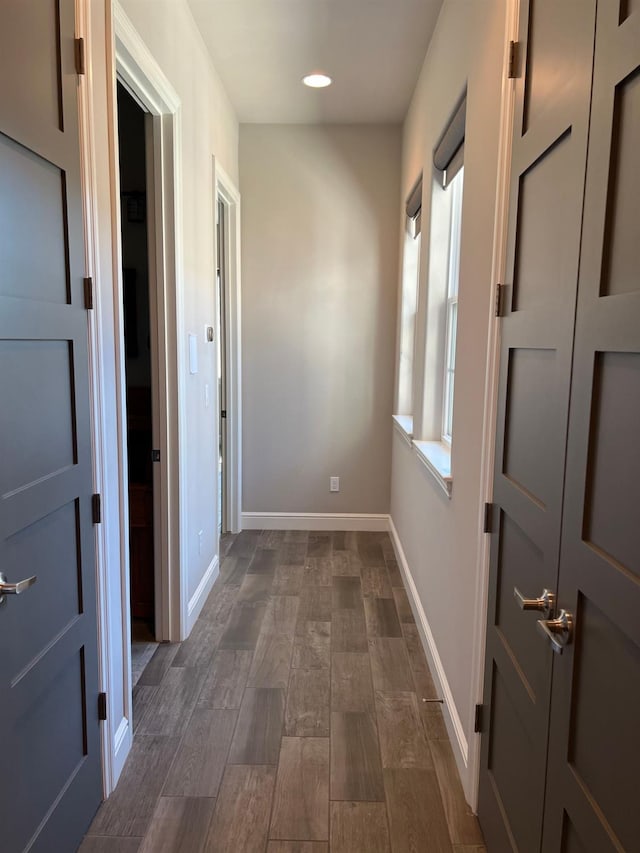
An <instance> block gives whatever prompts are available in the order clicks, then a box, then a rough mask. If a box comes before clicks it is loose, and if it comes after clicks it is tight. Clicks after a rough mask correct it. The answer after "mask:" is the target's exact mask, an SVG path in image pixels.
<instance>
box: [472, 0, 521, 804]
mask: <svg viewBox="0 0 640 853" xmlns="http://www.w3.org/2000/svg"><path fill="white" fill-rule="evenodd" d="M518 14H519V0H508V2H507V10H506V23H505V35H506V39H505V52H504V57H503V68H504V72H503V75H502V97H501V105H500V136H499V143H498V145H499V148H498V177H497V182H496V209H495V218H494V228H493V255H492V263H491V280H492V281H493V282H494V283H498V282H503V281H504V273H505V264H506V257H507V229H508V224H509V189H510V174H511V149H512V141H513V139H512V134H513V115H514V108H515V81H514V80H512V79H509V77H508V74H507V68H508V65H509V54H510V50H509V41H510V40H514V41H517V39H518ZM499 372H500V321H499V320H498V318H497V317H496V316H495V300H494V298H493V294H492V298H491V300H490V306H489V337H488V341H487V359H486V374H485V393H484V416H483V418H482V460H481V470H480V512H479V518H478V528H477V529H478V531H479V533H478V545H477V555H478V556H477V562H476V572H475V578H476V582H475V600H476V607H475V619H474V625H473V636H474V643H473V658H472V663H471V673H472V676H471V677H472V684H473V693H474V695H475V697H476V698H475V702H476V703H477V704H478V705H481V704H482V701H483V691H484V662H485V661H484V657H485V644H486V636H487V606H488V604H487V600H488V594H489V569H490V563H489V558H490V541H489V539H490V537H489V536H488V535H487V534H486V533H485V532H484V504H485V502H486V503H491V502H492V500H493V467H494V460H495V443H496V416H497V407H498V376H499ZM469 712H470V715H471V714H473V712H474V708H471V709H469ZM470 730H473V726H471V727H470ZM468 762H469V763H468V768H467V773H468V775H467V779H468V780H469V783H470V785H469V787H470V798H469V799H470V805H471V807H472V809H473V811H474V812H477V809H478V791H479V785H480V734H479V733H478V734H475V735H473V736H472V737H471V740H470V743H469V758H468ZM461 773H462V769H461Z"/></svg>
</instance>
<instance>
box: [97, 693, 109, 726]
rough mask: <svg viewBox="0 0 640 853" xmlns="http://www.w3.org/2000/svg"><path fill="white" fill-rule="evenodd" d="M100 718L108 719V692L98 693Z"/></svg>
mask: <svg viewBox="0 0 640 853" xmlns="http://www.w3.org/2000/svg"><path fill="white" fill-rule="evenodd" d="M98 719H99V720H106V719H107V694H106V693H98Z"/></svg>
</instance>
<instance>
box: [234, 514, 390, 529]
mask: <svg viewBox="0 0 640 853" xmlns="http://www.w3.org/2000/svg"><path fill="white" fill-rule="evenodd" d="M242 529H243V530H361V531H365V532H369V533H387V532H388V531H389V516H388V515H384V514H380V515H375V514H370V513H348V512H336V513H331V512H243V513H242Z"/></svg>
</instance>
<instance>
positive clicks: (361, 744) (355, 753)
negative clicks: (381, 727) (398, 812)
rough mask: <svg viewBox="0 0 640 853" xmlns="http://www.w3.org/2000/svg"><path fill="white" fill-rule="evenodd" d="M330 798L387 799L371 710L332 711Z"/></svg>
mask: <svg viewBox="0 0 640 853" xmlns="http://www.w3.org/2000/svg"><path fill="white" fill-rule="evenodd" d="M331 799H332V800H373V801H380V800H382V799H384V786H383V781H382V767H381V764H380V753H379V749H378V736H377V732H376V724H375V721H374V717H373V715H372V714H371V713H362V712H353V711H350V712H347V713H344V712H340V711H334V712H333V713H332V714H331Z"/></svg>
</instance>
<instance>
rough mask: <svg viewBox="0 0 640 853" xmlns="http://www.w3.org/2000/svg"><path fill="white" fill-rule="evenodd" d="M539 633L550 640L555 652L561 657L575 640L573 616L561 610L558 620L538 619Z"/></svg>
mask: <svg viewBox="0 0 640 853" xmlns="http://www.w3.org/2000/svg"><path fill="white" fill-rule="evenodd" d="M538 631H540V633H541V634H542V635H543V636H544V637H546V638H547V639H548V640H549V642H550V643H551V648H552V649H553V651H554V652H555V653H556V654H558V655H561V654H562V652H563V651H564V647H565V646H568V645H569V643H570V642H571V641H572V640H573V614H572V613H569V611H568V610H561V611H560V613H559V614H558V617H557V619H538Z"/></svg>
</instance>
